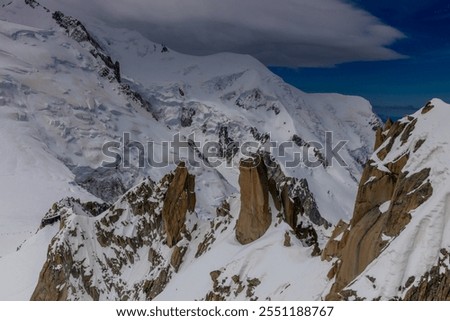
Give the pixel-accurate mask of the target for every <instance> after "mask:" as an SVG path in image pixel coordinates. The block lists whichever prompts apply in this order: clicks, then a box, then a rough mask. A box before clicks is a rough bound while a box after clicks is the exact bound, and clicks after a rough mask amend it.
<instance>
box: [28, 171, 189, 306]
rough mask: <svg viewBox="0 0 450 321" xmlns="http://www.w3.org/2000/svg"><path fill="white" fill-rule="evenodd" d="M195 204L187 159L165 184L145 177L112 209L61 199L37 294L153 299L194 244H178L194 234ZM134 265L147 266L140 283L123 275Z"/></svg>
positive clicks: (54, 209)
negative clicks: (188, 225)
mask: <svg viewBox="0 0 450 321" xmlns="http://www.w3.org/2000/svg"><path fill="white" fill-rule="evenodd" d="M194 208H195V193H194V176H193V175H190V174H189V173H188V171H187V169H186V167H184V164H180V166H179V167H178V168H177V169H176V170H175V172H174V173H170V174H168V175H166V176H165V177H164V178H163V179H162V180H161V182H159V183H158V184H156V183H154V182H152V181H151V180H149V179H148V180H146V181H144V182H143V183H142V184H140V185H138V186H136V187H135V188H133V189H131V190H130V191H128V192H127V193H126V194H125V195H124V196H122V197H121V198H120V199H119V200H118V201H117V202H116V203H115V204H114V205H113V206H111V207H109V206H108V207H106V205H105V206H103V205H101V204H97V203H93V202H89V203H85V204H84V203H80V202H79V201H77V200H72V199H68V200H65V201H61V202H60V203H57V204H55V205H54V206H53V207H52V209H51V210H50V211H49V212H48V213H47V215H46V217H45V218H44V219H45V222H46V223H47V224H50V223H51V222H50V221H49V220H50V219H53V218H54V217H56V216H58V219H59V220H60V230H59V232H58V233H57V234H56V236H55V237H54V238H53V240H52V242H51V244H50V246H49V249H48V256H47V261H46V262H45V264H44V266H43V268H42V270H41V273H40V276H39V281H38V284H37V285H36V288H35V290H34V293H33V295H32V297H31V299H32V300H40V301H42V300H45V301H47V300H51V301H53V300H67V299H71V300H87V299H89V300H99V299H108V298H116V299H120V300H138V299H141V300H142V299H146V300H151V299H153V298H154V297H155V296H157V295H158V294H159V293H160V292H161V291H163V290H164V288H165V286H166V285H167V282H168V281H169V280H170V278H171V275H172V274H173V273H177V272H178V269H179V268H180V266H181V264H182V262H183V258H184V255H185V254H186V251H187V247H186V246H182V245H181V246H174V245H175V244H176V242H177V241H179V240H181V238H182V237H183V236H186V238H189V232H188V231H184V230H185V217H186V213H187V212H188V211H193V210H194ZM103 209H104V210H105V211H104V212H103V213H102V214H100V213H101V212H102V211H103ZM99 214H100V215H99ZM183 232H184V233H183ZM164 243H167V245H168V246H170V247H172V246H174V247H173V249H172V251H169V249H168V247H167V246H164V245H163V244H164ZM164 247H165V249H164ZM143 253H145V255H144V256H143ZM139 262H140V263H139ZM133 264H141V266H147V269H146V270H145V269H144V270H141V272H140V273H141V274H142V275H140V277H137V278H136V279H135V280H134V281H130V280H128V279H127V278H122V276H123V274H124V273H125V274H126V273H128V270H129V268H130V266H131V265H133Z"/></svg>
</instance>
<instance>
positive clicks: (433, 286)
mask: <svg viewBox="0 0 450 321" xmlns="http://www.w3.org/2000/svg"><path fill="white" fill-rule="evenodd" d="M449 266H450V253H449V252H448V251H447V250H446V249H441V257H440V258H439V260H438V262H437V264H436V265H435V266H433V267H432V268H431V269H430V271H428V272H426V273H425V274H424V275H423V276H422V277H421V278H420V281H419V283H418V284H417V285H416V286H412V287H411V288H410V289H408V290H407V292H406V294H405V297H404V300H405V301H450V270H449ZM410 279H411V278H410ZM408 281H409V282H407V284H406V285H405V288H408V287H409V286H411V284H412V283H413V282H414V278H412V279H411V281H410V280H408Z"/></svg>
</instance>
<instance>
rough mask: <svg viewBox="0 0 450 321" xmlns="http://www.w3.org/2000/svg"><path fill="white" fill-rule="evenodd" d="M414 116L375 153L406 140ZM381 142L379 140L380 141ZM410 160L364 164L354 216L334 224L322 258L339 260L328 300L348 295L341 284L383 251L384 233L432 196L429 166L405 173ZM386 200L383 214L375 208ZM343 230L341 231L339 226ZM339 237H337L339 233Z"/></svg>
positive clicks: (393, 232) (396, 230) (392, 232)
mask: <svg viewBox="0 0 450 321" xmlns="http://www.w3.org/2000/svg"><path fill="white" fill-rule="evenodd" d="M416 122H417V119H410V120H409V122H403V123H399V122H396V123H394V124H392V125H391V126H390V129H389V131H388V133H387V134H386V136H385V137H383V139H384V140H386V139H389V140H390V141H389V143H388V144H385V147H384V148H382V149H381V150H380V151H378V157H383V158H384V157H385V156H386V155H387V154H388V153H389V152H390V151H391V148H392V146H393V144H394V141H395V140H397V139H398V140H400V141H401V142H402V144H403V143H405V142H406V141H407V140H408V138H409V136H410V135H411V133H412V131H413V129H414V126H415V124H416ZM380 146H381V145H380ZM408 160H409V153H406V154H404V155H402V156H401V157H399V158H398V159H397V160H395V161H393V162H391V163H389V164H387V165H386V169H383V170H380V169H378V167H376V166H375V165H374V164H371V161H369V162H368V164H367V165H366V167H365V169H364V172H363V175H362V178H361V182H360V185H359V189H358V194H357V198H356V202H355V208H354V212H353V218H352V220H351V221H350V226H349V227H348V228H347V227H344V226H343V225H340V226H338V227H337V228H336V229H335V231H334V232H333V235H332V238H331V239H330V241H329V242H328V244H327V245H326V247H325V250H324V251H323V254H322V259H324V260H331V259H332V258H333V257H336V258H338V259H339V260H338V261H337V262H335V265H334V266H333V268H332V269H331V271H330V273H329V277H331V278H332V277H335V281H334V284H333V286H332V288H331V291H330V293H329V294H328V295H327V296H326V299H327V300H342V299H345V298H346V297H349V296H348V295H349V293H350V292H345V291H343V289H344V288H345V287H346V286H347V285H348V284H349V283H350V282H351V281H353V280H354V279H355V277H357V276H358V275H359V274H360V273H361V272H362V271H363V270H364V269H365V268H366V267H367V266H368V265H369V264H370V263H371V262H372V261H373V260H374V259H375V258H377V257H378V256H379V254H380V253H381V252H382V251H383V250H384V248H385V247H386V245H387V241H384V240H383V239H385V238H383V235H384V236H389V237H396V236H398V235H399V234H400V233H401V231H402V230H403V229H404V228H405V226H406V225H407V224H408V223H409V222H410V220H411V214H410V213H411V211H412V210H414V209H416V208H417V207H418V206H420V205H421V204H422V203H424V202H425V201H426V200H428V198H429V197H430V196H431V194H432V192H433V189H432V186H431V184H430V182H429V181H428V176H429V174H430V169H428V168H425V169H423V170H422V171H420V172H417V173H414V174H409V173H408V172H404V171H403V169H404V168H405V166H406V164H407V163H408ZM387 201H390V203H389V204H390V206H389V208H388V210H387V212H385V213H381V211H380V209H379V207H380V205H382V204H383V203H385V202H387ZM343 230H344V232H343V233H342V231H343ZM341 234H342V236H341V238H340V240H339V241H337V240H336V237H337V236H338V235H341Z"/></svg>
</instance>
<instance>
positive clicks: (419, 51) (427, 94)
mask: <svg viewBox="0 0 450 321" xmlns="http://www.w3.org/2000/svg"><path fill="white" fill-rule="evenodd" d="M350 2H351V3H352V4H353V5H355V6H357V7H359V8H362V9H364V10H366V11H368V12H369V13H371V14H372V15H374V16H375V17H377V18H379V19H380V20H381V21H382V22H383V23H385V24H387V25H389V26H392V27H394V28H395V29H397V30H399V31H401V32H402V33H403V34H404V35H405V36H406V37H405V38H404V39H400V40H396V41H395V42H393V43H392V44H391V45H389V48H391V49H393V50H395V51H396V52H398V53H400V54H403V55H406V56H408V58H404V59H399V60H389V61H375V62H350V63H344V64H339V65H337V66H335V67H328V68H271V69H272V70H273V71H274V72H275V73H277V74H278V75H280V76H282V77H283V78H284V79H285V80H286V81H287V82H289V83H291V84H293V85H295V86H297V87H299V88H300V89H302V90H304V91H307V92H339V93H343V94H354V95H360V96H363V97H365V98H367V99H369V100H370V101H371V103H372V104H373V105H376V106H414V107H421V106H422V105H423V104H424V103H425V102H426V101H427V100H429V99H430V98H434V97H439V98H442V99H444V100H446V101H448V102H450V1H448V0H415V1H411V0H409V1H407V0H377V1H364V0H360V1H356V0H355V1H350Z"/></svg>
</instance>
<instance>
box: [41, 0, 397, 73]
mask: <svg viewBox="0 0 450 321" xmlns="http://www.w3.org/2000/svg"><path fill="white" fill-rule="evenodd" d="M49 1H51V0H49ZM53 1H55V0H53ZM42 2H44V3H45V2H48V1H45V0H42ZM57 3H58V5H59V6H60V7H63V6H68V7H69V8H70V7H73V6H77V7H80V5H81V7H82V8H84V9H85V10H86V14H88V13H89V14H92V15H94V16H96V17H98V18H101V19H103V20H105V21H107V22H108V23H111V24H116V25H120V26H128V27H131V28H135V29H137V30H138V31H140V32H141V33H142V34H143V35H145V36H146V37H148V38H149V39H150V40H152V41H155V42H161V43H165V44H167V45H168V46H169V47H171V48H173V49H174V50H177V51H180V52H184V53H189V54H197V55H203V54H211V53H215V52H222V51H231V52H238V53H246V54H251V55H253V56H255V57H257V58H259V59H260V60H261V61H262V62H263V63H265V64H267V65H277V66H291V67H300V66H330V65H334V64H338V63H343V62H350V61H373V60H391V59H399V58H403V57H404V56H402V55H401V54H399V53H397V52H395V51H393V50H391V49H389V48H388V46H389V45H390V44H392V43H394V42H395V41H396V40H398V39H401V38H403V37H404V35H403V34H402V33H401V32H400V31H398V30H396V29H394V28H392V27H389V26H387V25H385V24H383V23H382V22H381V21H380V20H378V19H377V18H376V17H374V16H372V15H371V14H369V13H368V12H366V11H364V10H361V9H358V8H356V7H354V6H352V5H351V4H349V3H348V2H345V1H344V0H276V1H275V0H126V1H125V0H108V1H104V0H90V1H86V0H79V1H77V2H73V1H70V0H59V1H58V2H57ZM75 3H76V4H75ZM54 6H55V5H54ZM54 6H52V7H54ZM78 9H79V8H78ZM62 11H64V8H63V9H62Z"/></svg>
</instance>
